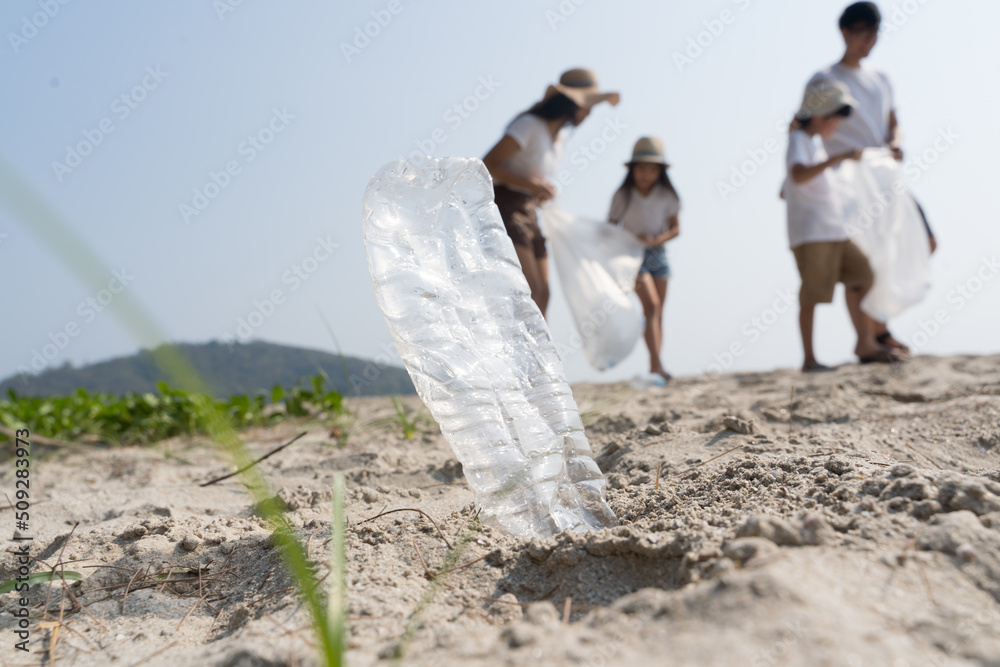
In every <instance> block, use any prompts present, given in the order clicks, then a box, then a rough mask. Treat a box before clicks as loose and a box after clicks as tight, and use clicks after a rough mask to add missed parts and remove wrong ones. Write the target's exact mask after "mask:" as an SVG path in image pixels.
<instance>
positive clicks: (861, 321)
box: [844, 285, 885, 358]
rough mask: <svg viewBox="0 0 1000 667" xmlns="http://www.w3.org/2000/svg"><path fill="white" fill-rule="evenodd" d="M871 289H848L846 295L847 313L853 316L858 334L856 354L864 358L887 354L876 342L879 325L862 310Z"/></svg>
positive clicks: (852, 320)
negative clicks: (862, 302) (866, 295)
mask: <svg viewBox="0 0 1000 667" xmlns="http://www.w3.org/2000/svg"><path fill="white" fill-rule="evenodd" d="M869 289H871V285H865V286H864V287H848V288H847V289H846V290H845V293H844V297H845V299H846V300H847V312H849V313H850V314H851V322H852V323H853V324H854V330H855V331H856V332H857V333H858V344H857V346H856V347H855V348H854V353H855V354H856V355H858V356H859V357H862V358H863V357H871V356H874V355H878V354H880V353H884V352H885V348H884V347H882V346H881V345H879V344H878V341H876V340H875V327H876V324H877V323H876V322H875V320H873V319H872V318H870V317H868V315H866V314H865V312H864V311H863V310H861V300H862V299H864V297H865V294H867V293H868V290H869Z"/></svg>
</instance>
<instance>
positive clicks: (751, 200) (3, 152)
mask: <svg viewBox="0 0 1000 667" xmlns="http://www.w3.org/2000/svg"><path fill="white" fill-rule="evenodd" d="M845 4H846V3H844V2H842V1H841V0H812V1H810V2H791V1H790V0H788V1H784V2H780V1H779V0H713V1H711V2H698V3H687V2H685V3H682V2H662V1H652V0H649V1H633V0H629V1H628V2H608V1H606V0H583V1H581V0H562V2H557V1H556V0H550V1H548V2H529V1H527V0H513V1H510V2H504V3H480V2H457V1H450V2H434V3H430V2H416V1H413V0H393V1H391V2H390V1H387V0H373V1H365V2H350V3H348V2H339V1H338V2H319V1H317V0H303V1H300V2H294V3H289V2H273V1H272V2H265V1H264V0H242V1H238V0H217V1H216V2H210V1H209V0H199V1H198V2H193V1H187V2H169V3H168V2H159V3H152V2H130V1H126V0H100V1H94V2H83V1H82V0H77V1H76V2H71V1H69V0H61V1H60V0H7V1H6V2H4V3H3V4H2V6H0V33H2V34H3V43H2V44H0V87H2V90H3V91H4V95H5V101H6V103H5V104H4V105H3V109H4V110H3V113H2V114H0V119H2V120H0V163H2V164H4V165H6V168H9V169H12V170H13V171H14V172H16V174H17V178H19V179H20V180H23V181H25V182H27V183H28V184H30V187H31V188H32V189H33V190H34V191H35V192H36V193H37V194H38V195H39V196H40V197H41V198H42V199H43V200H44V201H45V202H47V205H48V206H49V207H50V208H51V209H52V210H54V211H55V212H56V213H57V214H58V216H59V218H60V219H61V220H62V221H63V222H64V223H65V224H66V225H67V226H68V228H69V229H70V230H71V231H72V237H70V236H66V235H65V234H64V235H62V236H61V237H60V238H63V239H64V240H66V239H72V240H71V243H72V244H73V245H74V247H75V248H76V249H77V251H78V252H80V253H82V254H86V253H93V254H94V255H96V257H97V259H98V260H99V261H100V263H101V265H103V269H101V270H100V271H96V272H94V271H91V273H90V274H88V276H82V275H81V274H80V273H79V272H77V271H75V270H74V269H73V268H72V267H71V264H72V262H70V261H68V260H67V258H66V255H65V254H60V253H59V252H57V251H56V248H55V247H54V246H55V244H54V242H53V241H51V240H49V241H46V240H44V238H43V236H42V235H40V234H38V233H35V232H38V231H39V227H38V223H37V222H36V221H33V220H32V219H30V217H26V216H24V215H20V214H16V213H15V209H14V207H13V206H11V205H10V204H9V202H8V201H0V271H2V272H3V273H2V276H3V278H2V285H3V288H2V290H0V294H2V303H0V318H2V323H3V326H2V329H0V330H2V332H3V333H2V345H0V377H7V376H8V375H11V374H13V373H15V372H17V370H18V367H19V366H20V367H25V368H29V367H30V366H31V363H32V360H33V359H35V360H36V364H40V363H41V362H42V361H44V362H45V363H47V364H49V365H51V366H60V365H62V364H63V363H66V362H72V363H74V364H77V365H79V364H83V363H87V362H93V361H99V360H103V359H107V358H110V357H114V356H121V355H125V354H130V353H132V352H134V351H135V350H136V349H138V348H139V347H143V346H148V345H150V344H156V343H157V342H162V340H170V341H191V342H202V341H207V340H219V339H222V338H224V337H226V336H227V335H241V336H246V335H250V336H252V337H254V338H260V339H264V340H269V341H274V342H280V343H288V344H293V345H301V346H306V347H312V348H320V349H327V350H334V349H335V346H334V342H333V339H332V337H331V335H330V332H329V330H328V329H327V327H326V325H325V324H324V318H326V320H327V321H328V322H329V324H330V326H331V327H332V329H333V331H334V333H335V335H336V337H337V339H338V340H339V343H340V347H341V348H342V350H343V351H344V352H345V353H347V354H352V355H357V356H362V357H375V356H376V355H378V354H380V353H381V352H383V350H384V349H386V348H389V349H391V339H390V336H389V333H388V330H387V329H386V326H385V323H384V321H383V320H382V317H381V314H380V313H379V311H378V307H377V306H376V304H375V300H374V295H373V291H372V288H371V278H370V276H369V274H368V269H367V264H366V261H365V256H364V248H363V244H362V232H361V196H362V193H363V191H364V188H365V186H366V184H367V182H368V180H369V178H370V177H371V176H372V174H373V173H374V172H375V171H376V170H377V169H378V168H379V167H380V166H381V165H383V164H384V163H386V162H387V161H389V160H392V159H394V158H396V157H399V156H403V155H405V154H407V153H409V152H410V151H413V150H415V149H416V148H417V147H418V146H423V147H424V150H425V151H427V150H429V151H430V152H431V154H432V155H434V156H445V155H458V156H475V157H481V156H482V155H484V154H485V153H486V151H487V150H488V149H489V148H490V147H491V146H492V145H493V143H494V142H496V141H497V140H498V139H499V138H500V136H501V134H502V131H503V128H504V126H505V124H506V123H507V122H509V121H510V119H511V118H512V117H513V116H514V115H515V114H517V113H518V112H519V111H521V110H523V109H524V108H526V107H528V106H529V105H530V104H532V103H533V102H535V101H536V100H537V99H539V98H540V97H541V95H542V93H543V92H544V90H545V87H546V86H547V85H548V84H549V83H552V82H553V81H554V80H555V79H556V78H557V77H558V75H559V74H560V73H561V72H562V71H563V70H566V69H568V68H571V67H577V66H585V67H589V68H592V69H594V70H595V71H596V72H597V73H598V75H599V77H600V80H601V84H602V87H604V88H606V89H609V90H617V91H620V92H621V95H622V103H621V104H620V105H619V106H618V107H616V108H611V107H608V106H607V105H602V106H599V107H597V108H596V109H595V112H594V113H593V114H592V115H591V117H590V118H589V119H588V120H587V121H586V122H585V123H584V124H583V125H582V126H581V127H580V128H578V129H577V130H576V132H575V134H574V136H573V138H572V139H571V143H570V144H569V146H568V151H567V163H566V167H567V168H568V169H570V170H571V172H572V174H573V182H572V183H571V184H569V185H568V186H566V187H565V188H564V190H563V192H562V195H561V198H562V200H563V205H564V207H565V208H566V209H567V210H570V211H572V212H575V213H579V214H583V215H587V216H593V217H601V216H604V215H605V214H606V212H607V209H608V204H609V202H610V198H611V195H612V193H613V191H614V190H615V188H616V187H617V186H618V184H619V182H620V181H621V179H622V178H623V176H624V167H623V166H622V162H623V161H624V160H626V159H627V158H628V157H629V155H630V152H631V147H632V144H633V142H634V141H635V139H636V138H638V137H639V136H641V135H643V134H656V135H659V136H661V137H662V138H663V140H664V141H665V143H666V147H667V153H668V159H669V160H670V161H671V163H672V165H673V166H672V169H671V175H672V179H673V181H674V183H675V185H676V186H677V189H678V191H679V192H680V195H681V198H682V202H683V211H682V214H681V229H682V233H681V236H680V237H679V238H678V239H677V240H676V241H674V242H671V244H670V259H671V265H672V269H673V274H674V277H673V278H672V279H671V283H670V293H669V296H668V304H667V313H666V334H665V348H666V353H665V360H666V364H667V367H668V368H669V369H671V370H672V371H673V372H675V373H677V374H692V373H697V372H700V371H702V370H704V369H706V368H708V367H710V366H711V365H712V364H718V365H719V366H721V367H725V368H727V369H729V370H744V369H768V368H775V367H791V366H797V365H799V364H800V363H801V352H800V347H799V342H798V334H797V325H796V317H795V314H794V313H795V310H794V308H792V309H790V310H788V311H787V312H785V313H782V314H778V313H770V312H769V309H770V308H771V307H772V305H774V302H775V300H776V299H780V294H782V293H786V294H787V293H791V294H792V295H793V298H794V294H795V292H796V290H797V286H798V276H797V273H796V270H795V265H794V261H793V258H792V255H791V253H790V252H789V251H788V249H787V247H786V246H787V243H786V233H785V211H784V205H783V203H782V202H781V201H780V200H779V199H778V197H777V192H778V188H779V185H780V182H781V180H782V177H783V170H784V167H783V156H784V149H785V136H786V132H785V128H786V124H787V120H788V117H789V115H790V114H791V113H792V112H794V111H795V110H796V108H797V107H798V104H799V101H800V99H801V93H802V88H803V86H804V84H805V81H806V80H807V79H808V78H809V76H810V75H811V74H812V73H813V72H815V71H816V70H818V69H820V68H821V67H823V66H826V65H828V64H830V63H832V62H834V61H836V60H837V59H839V57H840V55H841V51H842V42H841V38H840V34H839V32H838V30H837V27H836V21H837V17H838V16H839V14H840V12H841V11H842V9H843V7H844V6H845ZM880 6H881V8H882V11H883V15H884V16H885V25H884V28H885V29H884V31H883V33H882V34H881V36H880V38H879V43H878V45H877V46H876V47H875V50H874V52H873V55H872V58H871V59H870V62H871V63H872V64H873V65H874V66H876V67H878V68H881V69H883V70H885V71H886V72H887V73H888V74H889V75H890V77H891V79H892V82H893V84H894V87H895V91H896V96H897V108H898V115H899V119H900V123H901V125H902V127H903V130H904V132H905V141H904V149H905V150H906V151H907V152H908V155H909V156H921V155H922V156H924V158H925V160H926V161H925V162H923V163H922V166H920V165H916V164H915V163H914V164H911V165H910V167H911V168H910V170H909V172H910V173H911V176H910V178H909V180H910V183H911V185H912V190H913V192H914V193H915V194H916V196H917V198H918V199H919V200H920V201H921V203H922V204H923V205H924V207H925V209H926V210H927V212H928V214H929V216H930V218H931V222H932V224H933V226H934V227H935V231H936V232H937V236H938V240H939V244H940V248H939V251H938V253H937V254H936V255H935V256H934V257H933V260H932V264H933V270H934V289H933V291H932V293H931V294H930V295H929V297H928V298H927V300H926V301H925V302H924V303H923V304H921V305H919V306H917V307H914V308H912V309H911V310H910V311H908V312H907V313H905V314H904V315H902V316H900V317H899V318H898V319H897V320H895V321H894V322H892V328H893V329H894V330H895V331H896V332H897V334H898V335H899V336H902V337H904V338H910V339H911V342H917V343H918V344H922V345H918V347H919V348H920V349H919V351H920V352H923V353H931V354H955V353H995V352H998V351H1000V335H998V331H1000V276H994V275H993V269H991V266H992V265H991V264H990V261H995V260H992V259H991V258H996V257H997V255H998V254H1000V226H998V220H1000V203H998V202H1000V199H998V195H997V194H996V184H997V179H998V176H1000V168H998V167H997V159H998V155H1000V140H998V139H1000V129H998V126H997V121H996V118H997V113H998V109H1000V87H998V86H997V85H996V83H995V81H996V72H997V71H998V69H1000V42H998V40H997V38H996V31H997V27H998V26H1000V4H997V3H993V2H986V1H985V0H978V1H976V0H952V1H951V2H947V3H946V2H943V1H942V0H907V1H905V2H904V1H902V0H897V2H895V3H894V4H888V3H881V5H880ZM46 12H48V14H46ZM366 30H367V31H368V33H370V34H371V35H372V36H368V35H365V31H366ZM685 58H686V59H687V60H684V59H685ZM477 96H478V97H477ZM455 105H458V108H457V109H456V108H455ZM602 134H603V138H602ZM941 136H948V137H950V139H948V140H947V141H944V140H940V141H938V142H937V148H935V140H936V139H937V138H938V137H941ZM608 138H610V139H611V140H610V141H607V142H606V141H605V140H606V139H608ZM771 140H773V141H775V142H777V144H778V146H779V149H778V150H777V151H776V152H774V153H768V152H767V151H766V150H765V149H764V148H765V147H766V146H769V145H773V144H772V143H771ZM588 148H590V149H592V150H591V151H590V152H588V153H586V154H585V153H584V152H583V151H584V150H585V149H588ZM754 155H756V156H757V159H758V162H760V163H761V164H760V165H759V167H757V166H756V165H751V166H750V167H744V169H745V170H746V171H754V173H753V174H752V175H751V176H749V177H748V178H746V179H745V183H743V182H741V181H740V180H739V179H737V180H736V183H739V187H738V188H737V190H736V192H735V193H732V194H731V195H730V196H728V197H727V198H726V200H725V201H724V200H723V197H722V196H721V195H720V193H719V186H718V184H719V182H720V181H730V180H731V178H732V177H733V170H734V169H740V168H741V166H742V165H743V163H744V162H745V161H746V160H748V159H752V158H753V156H754ZM754 167H756V168H755V169H754ZM68 242H70V241H68ZM78 243H79V245H77V244H78ZM81 246H82V247H81ZM984 262H985V263H984ZM115 272H117V274H116V273H115ZM552 279H553V282H554V283H555V285H554V295H553V306H552V307H551V309H550V322H551V326H552V329H553V334H554V336H555V337H556V338H557V339H559V340H568V338H569V336H570V332H571V328H570V327H571V325H570V318H569V313H568V310H567V308H566V305H565V301H564V300H563V299H562V296H561V293H560V291H559V287H558V280H557V277H556V276H555V275H554V272H553V276H552ZM102 290H103V291H102ZM115 290H118V291H115ZM962 291H964V292H965V294H966V295H967V296H962V295H961V293H962ZM273 296H277V297H278V298H276V299H275V301H276V304H275V303H273V302H272V303H271V304H266V303H264V301H265V300H268V299H271V298H272V297H273ZM128 299H133V300H135V301H136V302H138V303H139V304H141V306H142V308H144V309H145V310H146V312H148V313H149V314H150V315H151V316H152V317H153V318H154V320H155V321H156V322H157V323H158V325H159V329H160V333H159V334H146V335H144V336H143V337H142V339H139V338H137V337H136V334H135V332H134V331H133V330H131V329H129V328H128V327H127V326H126V325H125V324H124V323H123V318H122V317H121V315H122V312H120V311H121V310H122V308H121V305H122V304H123V303H124V302H125V301H126V300H128ZM90 300H92V301H90ZM258 308H259V309H260V310H261V311H264V312H263V314H262V315H258V316H253V317H251V313H253V312H254V311H255V309H258ZM942 310H943V311H944V315H945V318H944V320H945V322H944V324H942V325H939V326H938V328H937V329H934V327H933V326H930V325H928V324H927V322H928V320H931V319H933V318H934V316H935V314H936V313H938V314H940V313H939V312H938V311H942ZM772 315H774V317H772ZM241 318H242V319H243V320H249V322H251V323H253V324H256V325H258V326H252V327H251V326H250V324H248V325H247V326H246V327H242V328H241V327H239V323H240V320H241ZM921 323H924V327H925V329H927V330H930V331H932V333H931V334H930V335H923V336H915V335H914V334H916V333H917V332H920V331H921ZM67 331H70V332H72V335H70V334H65V332H67ZM61 332H62V333H64V334H65V335H61ZM159 337H162V340H157V338H159ZM734 343H738V344H739V345H740V347H739V348H738V349H740V350H742V353H741V354H740V355H739V356H738V357H735V358H732V359H730V358H729V357H727V356H726V352H727V350H728V349H729V348H730V347H731V346H732V345H733V344H734ZM46 345H49V346H50V347H48V348H45V346H46ZM852 348H853V341H852V340H851V336H850V327H849V322H848V319H847V314H846V311H845V309H844V307H843V299H842V296H841V295H840V294H839V293H838V296H837V301H836V302H835V304H834V305H831V306H826V307H822V308H820V309H819V311H818V316H817V353H818V356H819V358H820V359H821V360H822V361H825V362H827V363H834V362H843V361H848V360H850V359H851V350H852ZM46 352H48V353H49V354H48V357H51V358H44V356H36V353H38V355H45V353H46ZM565 362H566V365H567V370H568V373H569V376H570V380H571V381H581V380H616V379H622V378H628V377H630V376H632V375H635V374H636V373H638V372H640V371H643V370H645V365H646V353H645V349H644V347H643V346H642V344H641V343H640V344H639V345H638V346H637V348H636V350H635V352H634V353H633V355H632V356H631V357H630V358H629V359H628V360H626V362H624V363H623V364H621V365H620V366H618V367H617V368H615V369H612V370H611V371H609V372H606V373H597V372H596V371H593V370H591V369H589V368H588V367H587V365H586V362H585V361H584V360H583V357H582V354H578V355H576V356H571V357H570V358H568V359H566V360H565ZM36 367H37V366H36Z"/></svg>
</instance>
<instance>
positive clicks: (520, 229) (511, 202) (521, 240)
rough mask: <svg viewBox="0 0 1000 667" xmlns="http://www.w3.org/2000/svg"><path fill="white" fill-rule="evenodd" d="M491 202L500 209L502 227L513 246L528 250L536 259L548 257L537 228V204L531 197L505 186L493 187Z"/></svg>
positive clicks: (540, 233) (543, 240)
mask: <svg viewBox="0 0 1000 667" xmlns="http://www.w3.org/2000/svg"><path fill="white" fill-rule="evenodd" d="M493 200H494V201H495V202H496V204H497V208H498V209H500V217H501V218H502V219H503V226H504V228H506V229H507V235H508V236H509V237H510V240H511V241H513V242H514V245H519V246H524V247H526V248H530V249H531V251H532V252H533V253H534V254H535V257H537V258H538V259H543V258H545V257H546V256H548V253H547V252H546V251H545V237H544V236H542V228H541V227H539V226H538V213H537V212H536V211H535V207H536V206H537V203H536V202H535V198H534V197H532V196H531V195H527V194H524V193H523V192H518V191H517V190H511V189H510V188H508V187H507V186H506V185H495V186H493Z"/></svg>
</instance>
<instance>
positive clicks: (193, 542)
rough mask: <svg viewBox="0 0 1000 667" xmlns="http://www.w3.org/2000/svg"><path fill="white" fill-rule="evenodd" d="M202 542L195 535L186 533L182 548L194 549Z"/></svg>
mask: <svg viewBox="0 0 1000 667" xmlns="http://www.w3.org/2000/svg"><path fill="white" fill-rule="evenodd" d="M199 544H201V540H199V539H198V538H197V537H194V536H193V535H185V536H184V539H183V540H181V549H183V550H184V551H194V550H195V549H197V548H198V545H199Z"/></svg>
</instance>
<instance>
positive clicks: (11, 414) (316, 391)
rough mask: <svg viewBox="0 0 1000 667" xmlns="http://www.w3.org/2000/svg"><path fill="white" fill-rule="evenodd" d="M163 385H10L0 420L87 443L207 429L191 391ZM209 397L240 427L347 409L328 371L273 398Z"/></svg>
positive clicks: (277, 392)
mask: <svg viewBox="0 0 1000 667" xmlns="http://www.w3.org/2000/svg"><path fill="white" fill-rule="evenodd" d="M157 389H158V390H159V394H154V393H149V392H147V393H135V392H129V393H126V394H124V395H122V396H116V395H113V394H103V393H93V394H92V393H90V392H88V391H87V390H85V389H77V390H76V391H75V392H73V393H72V394H71V395H69V396H46V397H39V396H21V395H19V394H17V393H16V392H15V391H14V390H8V392H7V396H8V397H7V398H6V399H0V424H2V425H4V426H7V427H8V428H11V429H18V428H28V429H29V430H31V432H32V433H37V434H40V435H44V436H47V437H50V438H59V439H64V440H71V441H79V442H84V443H87V442H110V443H114V444H133V443H148V442H156V441H158V440H164V439H166V438H171V437H174V436H180V435H193V434H204V433H206V428H205V425H204V424H203V423H202V420H201V419H200V417H199V412H198V407H197V405H196V404H195V401H194V400H193V397H192V396H191V395H190V394H189V393H188V392H185V391H183V390H181V389H176V388H174V387H171V386H170V385H168V384H167V383H166V382H159V383H157ZM207 400H209V401H211V403H212V407H213V408H215V409H218V410H220V411H222V412H223V413H224V414H225V415H226V416H227V417H228V419H229V421H230V423H231V424H232V425H233V426H234V427H236V428H245V427H248V426H262V425H267V424H273V423H276V422H278V421H281V420H282V419H286V418H288V417H309V416H315V417H321V418H326V419H336V418H338V417H340V416H342V415H344V414H346V412H347V409H346V407H345V406H344V402H343V396H341V394H340V393H339V392H337V391H333V390H328V389H327V388H326V379H325V378H324V377H323V376H322V375H315V376H312V377H310V378H306V379H305V381H304V382H302V381H300V383H299V385H297V386H295V387H293V388H292V389H290V390H288V391H286V390H285V389H283V388H282V387H279V386H275V387H274V388H273V389H272V390H271V403H270V404H268V402H267V399H266V398H265V396H264V395H263V394H258V395H255V396H247V395H245V394H238V395H235V396H231V397H230V398H229V399H228V400H225V401H217V400H214V399H207Z"/></svg>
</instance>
